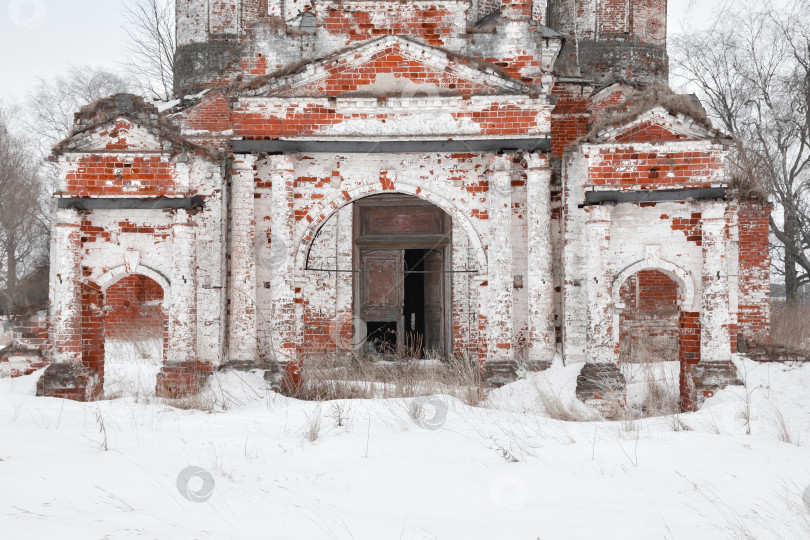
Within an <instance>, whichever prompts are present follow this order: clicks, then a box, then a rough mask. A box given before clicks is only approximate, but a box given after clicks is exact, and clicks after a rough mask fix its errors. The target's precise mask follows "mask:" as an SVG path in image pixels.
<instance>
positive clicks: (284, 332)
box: [269, 155, 301, 391]
mask: <svg viewBox="0 0 810 540" xmlns="http://www.w3.org/2000/svg"><path fill="white" fill-rule="evenodd" d="M269 162H270V178H271V181H272V184H273V187H272V202H271V211H270V218H271V226H272V235H271V237H270V241H271V242H272V243H273V244H277V245H278V246H277V247H276V246H272V249H273V252H274V253H277V254H280V255H283V256H279V257H278V258H277V259H276V266H275V271H274V272H273V277H272V280H271V286H272V298H273V299H272V319H273V320H272V336H271V348H272V351H273V358H274V360H275V361H276V362H278V363H279V364H281V366H280V367H281V369H282V373H283V374H284V377H283V379H282V388H284V389H285V390H287V391H292V390H295V388H297V386H298V384H299V382H300V379H299V365H298V348H299V342H300V340H301V336H300V335H299V333H298V331H297V328H298V324H297V320H296V318H297V313H296V305H295V302H296V297H295V261H294V260H293V256H292V253H293V250H292V246H293V236H294V231H295V213H294V211H293V195H294V181H295V171H294V164H295V159H294V157H293V156H290V155H278V156H271V157H270V158H269Z"/></svg>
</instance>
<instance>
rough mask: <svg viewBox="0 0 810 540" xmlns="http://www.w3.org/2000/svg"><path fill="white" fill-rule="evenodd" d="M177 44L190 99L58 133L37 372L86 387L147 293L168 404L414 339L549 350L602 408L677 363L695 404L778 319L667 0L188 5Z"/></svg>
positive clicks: (96, 385)
mask: <svg viewBox="0 0 810 540" xmlns="http://www.w3.org/2000/svg"><path fill="white" fill-rule="evenodd" d="M177 38H178V44H179V48H178V51H177V55H176V68H175V71H176V73H175V89H176V92H177V95H178V97H181V98H182V99H180V100H178V101H177V102H175V103H173V104H171V106H164V107H162V108H161V109H158V108H156V107H155V106H153V105H151V104H149V103H147V102H145V101H144V100H142V99H140V98H138V97H136V96H132V95H119V96H114V97H111V98H108V99H103V100H101V101H99V102H97V103H94V104H92V105H89V106H87V107H85V108H83V109H82V110H81V111H80V112H79V113H78V114H77V115H76V123H75V127H74V130H73V132H72V134H71V136H70V137H69V138H68V139H67V140H66V141H64V142H63V143H61V144H60V145H59V146H58V147H57V148H55V150H54V154H53V158H52V159H53V160H54V161H55V162H56V163H57V164H58V167H59V170H60V171H61V174H60V178H59V181H58V185H57V186H56V188H55V193H54V205H53V208H54V219H53V228H52V249H51V253H52V264H51V311H50V317H51V324H50V339H51V342H52V347H53V351H52V354H53V356H52V358H53V363H52V364H51V366H50V367H49V368H48V370H47V371H46V373H45V375H44V376H43V378H42V380H41V381H40V388H39V390H40V393H41V394H43V395H49V396H63V397H70V398H73V399H80V400H90V399H97V398H99V397H100V396H101V395H102V392H103V380H104V346H105V340H106V339H108V338H110V337H111V336H114V335H119V334H121V333H122V332H125V331H126V330H127V328H129V327H131V326H133V325H136V323H137V319H138V318H139V317H141V316H142V312H143V311H144V309H147V310H148V311H149V313H150V315H149V318H150V320H152V321H157V323H156V324H157V325H158V328H159V330H162V331H163V335H164V362H163V368H162V370H161V372H160V375H159V376H158V382H157V391H158V394H159V395H165V396H177V395H183V394H185V393H189V392H193V391H195V389H196V388H197V386H198V385H199V384H200V381H201V380H203V379H204V376H205V374H206V373H210V372H211V371H212V370H215V369H218V368H220V367H222V366H228V365H231V366H235V367H244V366H259V367H265V368H270V367H278V368H279V370H280V373H282V374H283V375H284V376H283V379H284V381H285V384H287V385H295V384H296V383H297V381H298V377H299V368H300V366H301V363H302V362H304V363H305V362H306V361H307V358H308V357H312V356H313V355H325V354H360V355H363V354H370V353H373V352H374V351H375V348H378V347H380V346H381V345H380V344H381V343H382V344H383V345H397V346H399V345H402V344H408V343H410V344H413V343H419V344H420V345H419V346H418V351H420V352H421V351H425V352H427V351H429V352H430V354H435V355H437V356H441V357H443V358H466V359H473V360H476V361H477V362H479V365H480V366H481V371H482V373H483V378H484V379H485V380H486V381H487V382H488V383H490V384H495V385H497V384H502V383H504V382H507V381H510V380H513V379H514V378H515V377H516V374H517V373H518V371H519V370H520V369H521V368H528V369H542V368H543V367H545V366H547V365H548V363H549V362H550V361H551V360H552V359H553V358H554V356H555V354H557V353H558V352H559V353H561V354H562V356H563V359H564V361H565V362H567V363H569V364H571V363H578V362H581V363H583V364H582V365H583V368H582V372H581V375H580V377H579V379H578V389H577V392H578V395H579V397H580V398H581V399H584V400H597V401H598V400H599V399H601V398H604V397H605V396H606V393H608V392H617V393H619V394H621V393H622V392H623V391H624V380H623V377H622V376H621V373H620V370H619V368H618V363H619V361H620V358H621V359H627V358H630V359H632V358H633V357H634V355H635V356H639V355H645V354H646V355H654V356H658V357H661V358H664V359H670V360H675V359H679V360H680V361H681V365H682V370H681V371H682V373H681V386H682V397H683V404H684V407H685V408H692V407H695V406H697V405H698V404H699V402H700V400H701V399H702V398H703V397H705V396H707V395H711V393H712V392H713V391H714V390H716V389H717V388H718V387H720V386H723V385H724V384H727V383H728V382H730V381H733V380H734V379H735V378H736V374H735V373H734V368H733V364H731V362H730V360H731V354H732V353H733V352H736V347H737V343H738V341H739V340H740V339H750V338H758V339H763V338H765V339H767V335H768V327H769V298H768V290H769V258H768V249H767V245H768V214H769V211H770V208H769V207H768V205H767V204H766V203H763V202H762V201H752V200H746V199H743V198H741V197H740V196H739V195H738V194H737V193H736V191H735V190H734V189H733V184H732V182H731V178H730V174H729V172H728V171H727V169H726V155H727V145H728V141H727V140H724V137H723V136H722V134H720V133H718V132H716V131H715V130H713V129H712V128H711V126H710V125H709V124H708V123H707V122H706V121H705V119H704V117H703V116H702V115H701V114H700V113H701V110H700V107H699V104H695V103H693V101H694V100H692V101H690V100H689V98H688V97H683V96H681V97H678V96H673V95H670V94H666V92H664V91H663V90H660V87H661V86H662V85H661V83H662V82H665V81H666V80H667V77H668V61H667V55H666V0H601V1H598V2H597V1H596V0H289V1H285V2H282V1H280V0H223V1H215V0H177ZM656 88H658V89H659V90H656ZM645 89H647V90H646V91H645ZM650 92H653V94H655V95H656V96H658V97H657V99H649V96H650V95H651V94H650ZM656 92H658V94H656ZM685 104H686V105H689V106H686V105H685ZM690 107H691V108H690Z"/></svg>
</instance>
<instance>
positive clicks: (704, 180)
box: [588, 146, 723, 189]
mask: <svg viewBox="0 0 810 540" xmlns="http://www.w3.org/2000/svg"><path fill="white" fill-rule="evenodd" d="M593 161H594V162H595V164H593V165H592V166H590V167H589V170H588V178H589V181H590V183H591V184H592V185H595V186H610V187H615V188H625V189H631V188H632V189H636V188H641V189H662V188H663V189H666V188H679V189H680V188H701V187H711V185H712V183H713V179H714V178H715V175H716V173H717V172H718V171H720V170H722V169H723V162H722V160H721V156H720V155H719V153H718V154H713V153H707V152H651V151H649V150H646V149H645V150H640V149H636V148H634V147H632V146H620V147H608V148H603V149H600V150H599V159H598V160H596V159H594V160H593ZM714 181H716V180H714Z"/></svg>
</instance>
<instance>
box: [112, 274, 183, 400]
mask: <svg viewBox="0 0 810 540" xmlns="http://www.w3.org/2000/svg"><path fill="white" fill-rule="evenodd" d="M163 301H164V291H163V288H162V287H161V285H160V284H159V283H157V282H156V281H155V280H154V279H152V278H150V277H148V276H145V275H141V274H132V275H127V276H125V277H123V278H121V279H119V280H118V281H116V282H115V283H113V284H112V285H110V286H109V287H107V289H106V290H105V291H104V296H103V310H102V315H103V321H102V323H103V328H104V341H103V358H104V373H105V375H104V393H105V395H106V396H107V397H120V396H133V395H134V396H137V395H143V394H153V393H154V392H155V385H156V380H157V374H158V372H159V371H160V368H161V366H162V365H163V361H164V359H165V351H166V347H167V328H168V318H167V314H166V313H164V309H163Z"/></svg>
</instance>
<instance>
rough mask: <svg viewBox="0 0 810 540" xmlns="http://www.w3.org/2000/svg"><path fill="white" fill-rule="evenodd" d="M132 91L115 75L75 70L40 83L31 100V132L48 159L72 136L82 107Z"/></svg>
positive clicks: (84, 68)
mask: <svg viewBox="0 0 810 540" xmlns="http://www.w3.org/2000/svg"><path fill="white" fill-rule="evenodd" d="M128 90H129V85H128V84H127V83H126V81H124V79H123V78H122V77H120V76H119V75H117V74H115V73H112V72H110V71H105V70H102V69H96V68H92V67H89V66H73V67H71V68H70V69H69V70H68V71H67V72H65V73H64V74H61V75H57V76H55V77H52V78H50V79H40V80H39V82H38V83H37V85H36V87H35V88H34V90H33V91H32V92H31V94H30V96H29V98H28V109H29V111H28V112H29V117H30V122H29V128H30V129H31V131H32V133H33V134H34V135H36V136H37V137H38V138H39V139H40V141H41V146H42V150H43V152H44V154H45V155H48V154H50V150H51V147H53V145H55V144H56V143H58V142H59V141H61V140H62V139H64V138H65V137H66V136H67V135H68V133H69V132H70V129H71V126H73V116H74V114H75V113H76V112H78V110H79V109H80V108H81V107H82V106H84V105H87V104H89V103H92V102H94V101H96V100H98V99H100V98H102V97H107V96H111V95H114V94H119V93H122V92H127V91H128Z"/></svg>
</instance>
